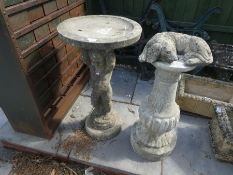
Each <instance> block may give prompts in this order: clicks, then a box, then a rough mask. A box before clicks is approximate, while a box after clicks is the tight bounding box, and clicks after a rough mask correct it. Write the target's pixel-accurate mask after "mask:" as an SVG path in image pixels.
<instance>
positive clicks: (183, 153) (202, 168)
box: [0, 67, 233, 175]
mask: <svg viewBox="0 0 233 175" xmlns="http://www.w3.org/2000/svg"><path fill="white" fill-rule="evenodd" d="M111 84H112V86H113V101H114V102H113V108H114V109H115V110H116V111H117V112H118V114H119V116H120V117H121V119H122V121H123V125H122V132H121V133H120V134H119V135H118V136H117V137H115V138H113V139H111V140H108V141H105V142H98V143H97V144H96V145H95V148H94V149H93V150H91V151H90V158H88V159H86V158H85V157H83V156H81V155H79V154H77V153H76V152H75V151H74V149H72V150H71V151H70V152H69V153H67V152H65V151H64V150H63V148H62V147H61V146H58V147H57V145H60V144H59V143H60V142H62V141H64V140H65V139H66V138H67V137H68V136H69V135H70V134H71V133H72V132H73V129H76V128H78V127H81V124H82V121H83V119H84V118H85V116H86V115H88V113H89V112H90V110H91V105H90V93H91V88H90V84H87V86H86V87H85V89H84V90H83V92H82V95H81V96H80V97H79V98H78V99H77V100H76V102H75V104H74V105H73V107H72V108H71V109H70V111H69V112H68V114H67V115H66V117H65V119H64V120H63V122H62V124H61V125H60V127H59V128H58V130H57V132H56V133H55V135H54V137H53V139H51V140H50V141H48V140H45V139H40V138H37V137H32V136H28V135H25V134H20V133H16V132H14V131H13V130H12V128H11V127H10V125H9V123H8V122H6V119H4V114H3V113H0V139H2V140H5V141H8V142H12V143H15V144H18V145H21V146H23V147H26V148H30V149H35V150H37V151H39V152H43V153H47V154H50V155H55V156H60V157H64V158H68V159H70V160H72V161H77V162H82V163H86V164H88V165H90V166H98V167H102V168H105V169H108V170H112V171H116V172H123V173H126V174H142V175H232V174H233V165H232V164H229V163H224V162H220V161H218V160H216V159H215V158H214V155H213V153H212V150H211V146H210V141H209V133H208V122H209V120H208V119H203V118H197V117H191V116H189V115H182V116H181V120H180V122H179V124H178V130H177V133H178V140H177V145H176V148H175V150H174V152H173V153H172V154H171V156H169V157H167V158H165V159H164V160H162V161H158V162H149V161H146V160H144V159H142V158H141V157H139V156H138V155H136V154H135V153H134V152H133V150H132V148H131V145H130V142H129V136H130V128H131V126H132V125H133V123H134V122H135V121H137V120H138V108H139V105H140V101H141V100H142V99H143V98H145V96H146V95H148V94H149V92H150V90H151V88H152V86H153V81H152V80H151V81H141V80H139V79H138V75H137V73H136V72H135V71H134V70H130V69H125V68H122V67H117V68H116V69H115V71H114V73H113V78H112V81H111ZM6 150H7V149H5V148H2V147H1V145H0V159H1V157H5V158H4V159H3V161H0V175H2V174H3V175H5V174H6V175H7V173H8V172H9V170H10V169H11V165H10V164H9V163H7V159H10V158H11V154H12V151H8V152H7V155H6V156H3V154H6V153H5V152H6ZM4 173H5V174H4Z"/></svg>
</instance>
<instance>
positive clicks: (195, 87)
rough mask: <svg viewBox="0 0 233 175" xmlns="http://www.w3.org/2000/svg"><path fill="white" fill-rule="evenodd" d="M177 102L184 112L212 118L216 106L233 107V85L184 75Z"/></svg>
mask: <svg viewBox="0 0 233 175" xmlns="http://www.w3.org/2000/svg"><path fill="white" fill-rule="evenodd" d="M176 101H177V103H178V104H179V106H180V108H181V109H182V110H184V111H188V112H192V113H195V114H199V115H203V116H205V117H210V118H212V117H213V116H214V115H215V109H214V105H223V106H228V107H233V84H232V83H228V82H224V81H219V80H214V79H211V78H206V77H199V76H193V75H188V74H183V75H182V78H181V81H180V84H179V88H178V93H177V100H176Z"/></svg>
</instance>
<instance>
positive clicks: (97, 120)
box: [81, 50, 121, 140]
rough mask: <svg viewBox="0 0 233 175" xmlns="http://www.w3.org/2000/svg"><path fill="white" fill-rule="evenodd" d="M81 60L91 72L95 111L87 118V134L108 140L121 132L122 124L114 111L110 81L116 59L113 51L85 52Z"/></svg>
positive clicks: (92, 99)
mask: <svg viewBox="0 0 233 175" xmlns="http://www.w3.org/2000/svg"><path fill="white" fill-rule="evenodd" d="M81 59H82V60H83V62H84V63H86V64H87V65H88V66H89V68H90V71H91V81H92V89H93V90H92V94H91V104H92V106H93V111H92V112H91V114H90V115H89V116H87V118H86V124H85V128H86V131H87V133H88V134H89V135H90V136H91V137H93V138H95V139H97V140H106V139H110V138H112V137H114V136H116V135H117V134H118V133H119V132H120V130H121V122H120V119H119V117H117V115H116V113H115V112H114V111H113V110H112V87H111V85H110V80H111V76H112V71H113V69H114V67H115V62H116V57H115V54H114V52H113V51H111V50H84V51H83V53H82V56H81Z"/></svg>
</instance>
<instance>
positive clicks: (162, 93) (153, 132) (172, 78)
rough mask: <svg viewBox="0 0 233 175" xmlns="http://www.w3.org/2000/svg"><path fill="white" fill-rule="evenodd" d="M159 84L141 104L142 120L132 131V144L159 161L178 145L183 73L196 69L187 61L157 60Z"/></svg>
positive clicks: (157, 81)
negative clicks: (178, 92)
mask: <svg viewBox="0 0 233 175" xmlns="http://www.w3.org/2000/svg"><path fill="white" fill-rule="evenodd" d="M155 67H156V72H155V83H154V87H153V90H152V92H151V94H150V95H149V96H148V97H147V98H146V99H145V101H143V102H142V103H141V106H140V108H139V117H140V120H139V121H138V122H137V123H135V125H134V126H133V128H132V132H131V144H132V147H133V149H134V151H135V152H136V153H138V154H139V155H141V156H142V157H144V158H146V159H149V160H153V161H155V160H159V159H161V158H163V157H164V156H167V155H168V154H170V153H171V152H172V150H173V149H174V147H175V145H176V139H177V136H176V125H177V123H178V121H179V118H180V109H179V106H178V105H177V104H176V102H175V99H176V90H177V86H178V81H179V79H180V74H181V72H186V71H189V70H192V69H193V68H194V67H193V66H190V67H189V66H185V65H184V63H183V62H179V61H174V62H173V63H172V64H169V63H165V62H156V63H155Z"/></svg>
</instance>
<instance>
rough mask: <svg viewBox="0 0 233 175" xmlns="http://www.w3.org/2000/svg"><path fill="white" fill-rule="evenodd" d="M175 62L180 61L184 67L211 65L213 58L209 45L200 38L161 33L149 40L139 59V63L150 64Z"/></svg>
mask: <svg viewBox="0 0 233 175" xmlns="http://www.w3.org/2000/svg"><path fill="white" fill-rule="evenodd" d="M177 60H182V61H184V63H185V64H186V65H190V66H191V65H197V64H200V63H201V64H203V63H204V64H209V63H212V62H213V56H212V53H211V50H210V47H209V45H208V44H207V43H206V42H205V41H204V40H203V39H202V38H199V37H196V36H190V35H186V34H182V33H175V32H163V33H158V34H156V35H154V36H153V37H152V38H151V39H150V41H149V42H148V43H147V44H146V46H145V48H144V50H143V52H142V54H141V55H140V57H139V61H141V62H149V63H151V64H154V63H155V62H156V61H163V62H168V63H171V62H173V61H177Z"/></svg>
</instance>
